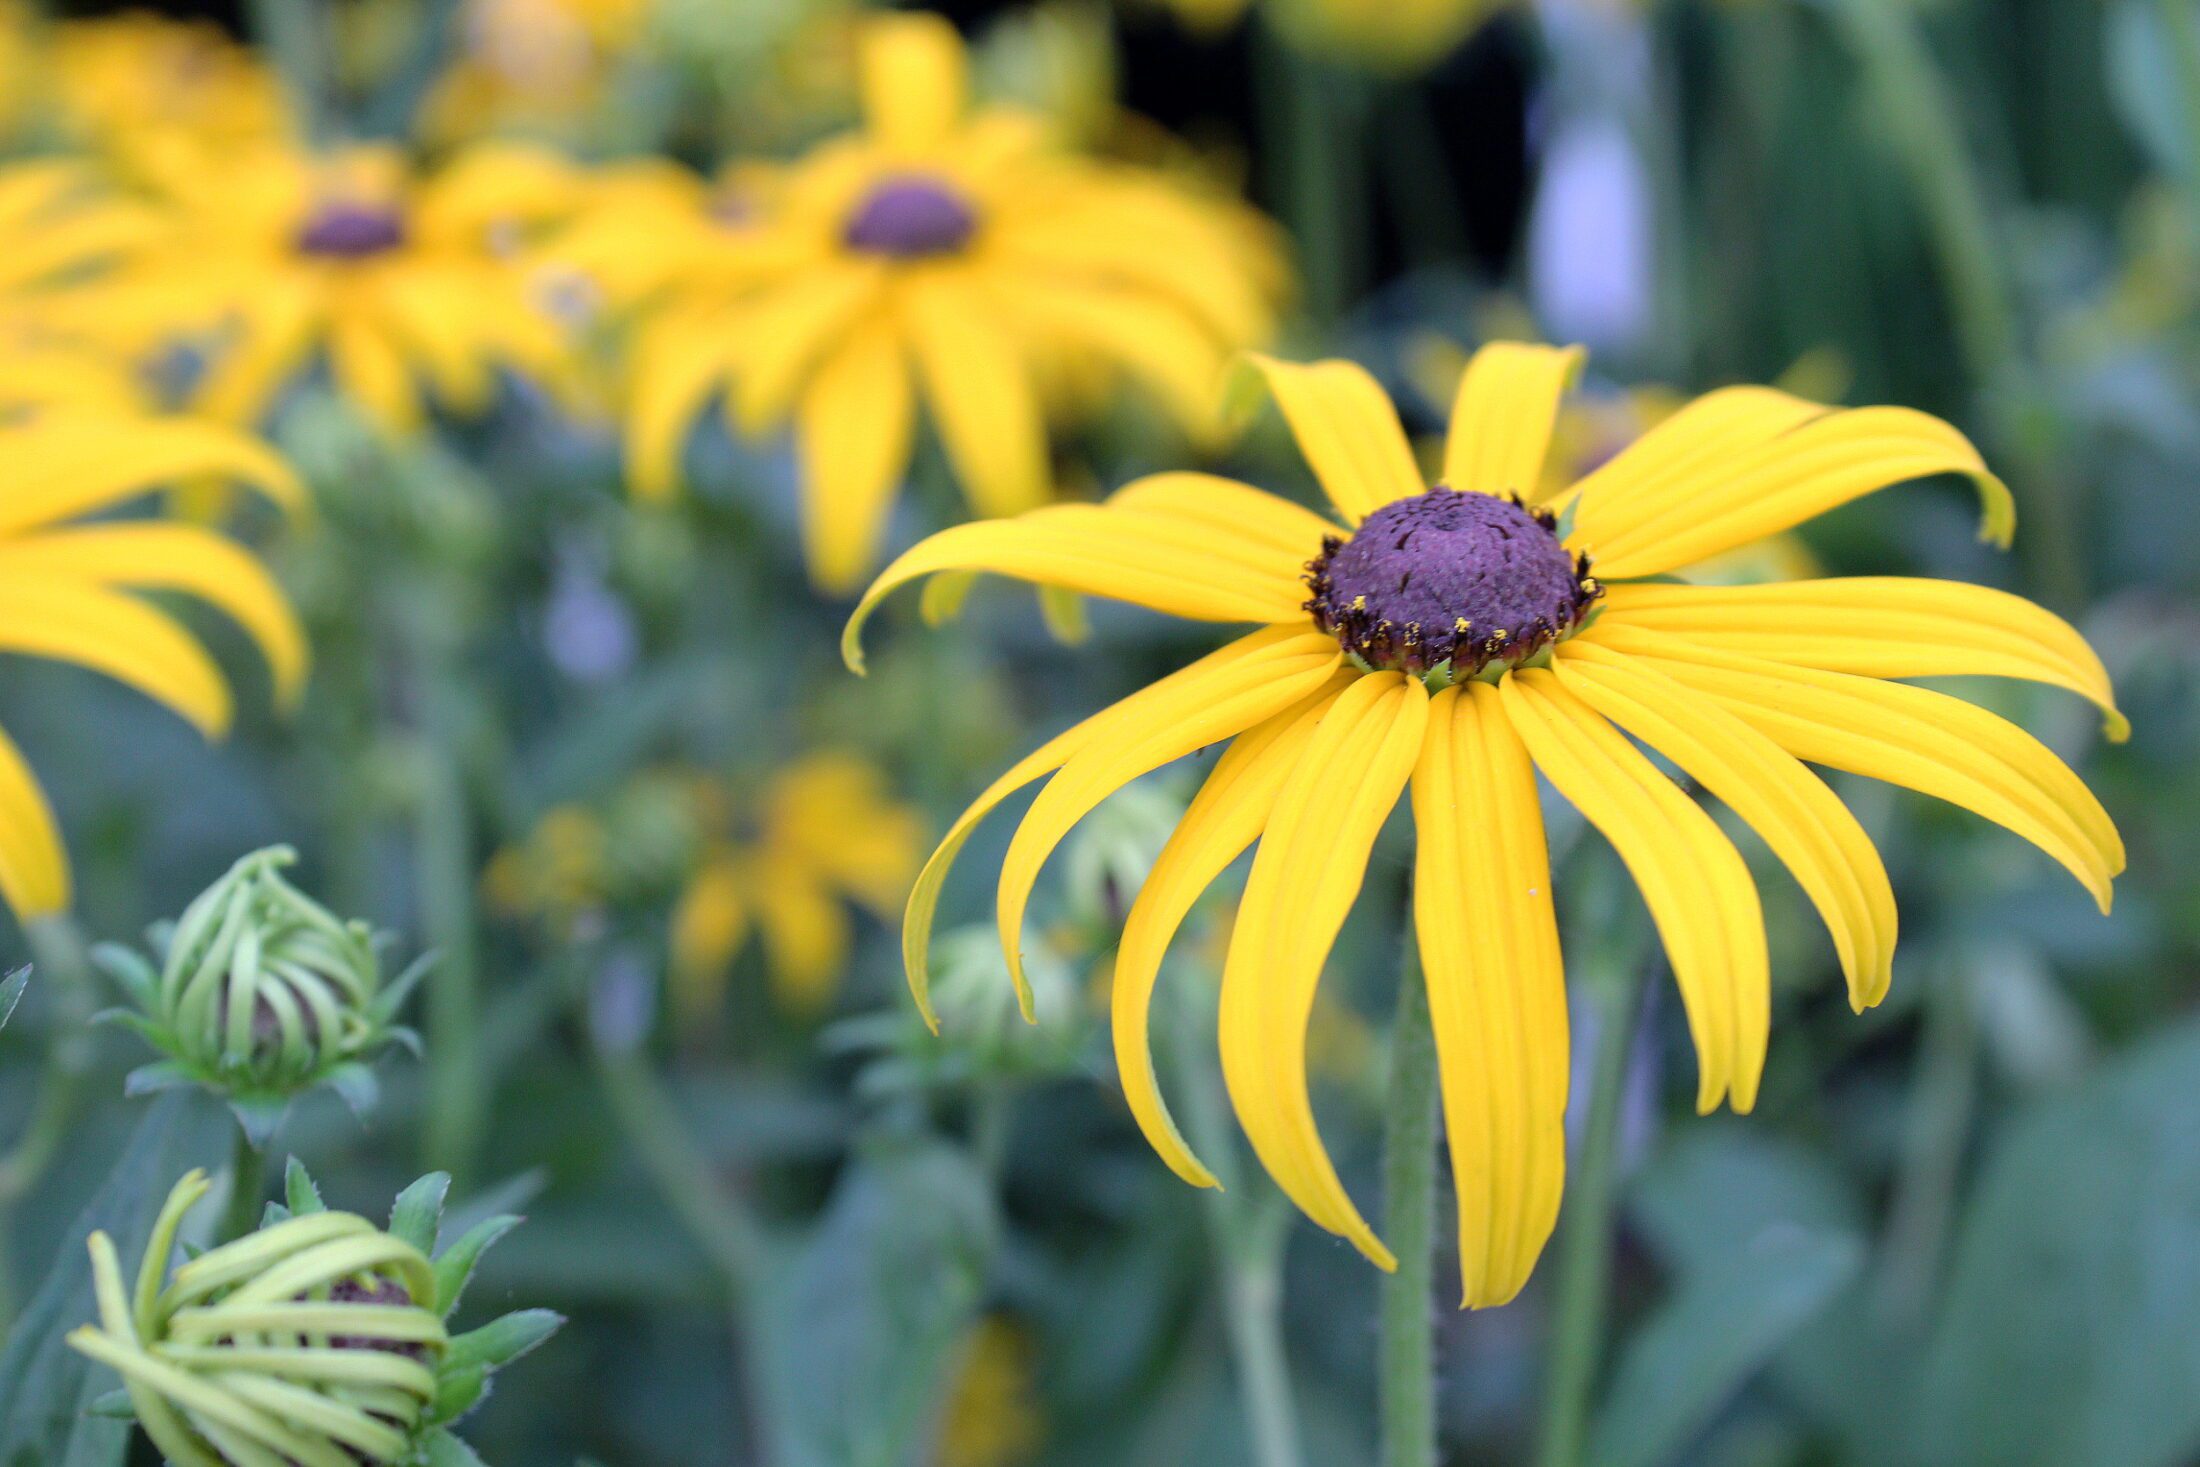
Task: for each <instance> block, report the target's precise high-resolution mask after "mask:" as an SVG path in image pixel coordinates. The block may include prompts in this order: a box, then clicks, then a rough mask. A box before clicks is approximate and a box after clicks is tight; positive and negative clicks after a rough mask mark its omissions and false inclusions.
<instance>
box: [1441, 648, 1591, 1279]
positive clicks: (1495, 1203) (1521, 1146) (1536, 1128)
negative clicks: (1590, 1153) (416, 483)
mask: <svg viewBox="0 0 2200 1467" xmlns="http://www.w3.org/2000/svg"><path fill="white" fill-rule="evenodd" d="M1413 823H1414V827H1415V830H1416V832H1417V837H1418V846H1419V849H1418V851H1417V853H1416V855H1415V858H1414V875H1413V915H1414V929H1415V931H1416V933H1417V934H1418V936H1419V938H1420V944H1421V968H1422V971H1423V973H1424V974H1425V981H1426V982H1427V984H1428V997H1429V1020H1430V1024H1431V1027H1432V1028H1433V1029H1434V1031H1435V1035H1436V1052H1437V1062H1438V1065H1439V1067H1440V1071H1441V1076H1442V1085H1443V1095H1444V1130H1445V1134H1446V1135H1447V1136H1448V1137H1449V1138H1450V1143H1451V1169H1452V1183H1453V1186H1454V1188H1455V1190H1456V1192H1457V1194H1458V1199H1459V1265H1460V1274H1461V1277H1462V1280H1463V1284H1464V1293H1463V1302H1464V1303H1465V1304H1466V1305H1467V1306H1468V1307H1469V1308H1475V1309H1481V1308H1487V1307H1490V1306H1493V1305H1498V1304H1504V1303H1507V1302H1509V1301H1510V1300H1511V1299H1512V1298H1513V1296H1515V1295H1516V1294H1518V1293H1519V1292H1520V1289H1521V1286H1522V1285H1524V1284H1526V1283H1527V1281H1528V1275H1529V1274H1530V1273H1531V1272H1533V1271H1534V1269H1535V1261H1536V1259H1537V1258H1538V1257H1540V1256H1541V1255H1542V1252H1543V1245H1544V1244H1545V1243H1546V1242H1547V1241H1548V1240H1549V1238H1550V1236H1551V1229H1552V1228H1553V1227H1554V1226H1555V1225H1556V1224H1557V1222H1558V1202H1559V1194H1560V1193H1561V1192H1562V1191H1563V1190H1564V1188H1565V1183H1566V1091H1567V1064H1568V1060H1569V1058H1570V1050H1569V1048H1568V1040H1567V1025H1566V973H1565V968H1564V965H1563V964H1562V962H1561V960H1560V957H1559V947H1558V920H1557V917H1556V914H1555V913H1554V911H1553V909H1552V905H1551V869H1550V856H1549V853H1548V850H1547V848H1546V846H1545V844H1544V838H1543V812H1542V809H1541V808H1540V806H1539V805H1538V803H1537V797H1536V787H1535V769H1534V766H1533V765H1531V764H1530V763H1529V762H1528V751H1527V749H1526V748H1525V747H1524V746H1523V745H1522V744H1521V742H1520V736H1519V735H1518V734H1517V733H1515V732H1514V731H1513V728H1512V724H1511V722H1510V721H1509V720H1508V719H1507V718H1506V717H1505V713H1504V709H1503V707H1502V706H1501V698H1500V695H1499V693H1498V691H1497V689H1495V688H1493V687H1491V686H1489V685H1488V684H1487V683H1469V684H1467V685H1465V686H1463V687H1455V688H1447V689H1445V690H1444V691H1443V692H1441V693H1438V694H1437V695H1436V696H1435V698H1433V699H1432V700H1430V703H1429V719H1428V732H1427V735H1426V737H1425V738H1424V740H1423V743H1422V746H1421V755H1420V761H1419V763H1418V764H1416V765H1415V766H1414V771H1413Z"/></svg>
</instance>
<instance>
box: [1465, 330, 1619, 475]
mask: <svg viewBox="0 0 2200 1467" xmlns="http://www.w3.org/2000/svg"><path fill="white" fill-rule="evenodd" d="M1586 356H1587V353H1585V352H1584V351H1583V350H1582V349H1581V348H1580V347H1578V346H1568V347H1556V346H1530V345H1528V344H1526V343H1523V342H1517V341H1496V342H1491V343H1490V344H1489V345H1488V346H1485V347H1483V348H1482V349H1481V350H1480V351H1478V352H1476V353H1475V354H1474V359H1473V360H1472V361H1470V362H1468V363H1467V370H1466V374H1465V375H1464V376H1462V377H1461V378H1460V379H1459V393H1458V395H1457V396H1456V397H1455V398H1453V400H1452V404H1451V430H1450V432H1449V434H1448V435H1447V436H1446V438H1445V441H1444V483H1445V484H1446V485H1448V486H1449V487H1451V488H1453V489H1472V490H1475V491H1477V492H1479V493H1483V494H1518V495H1520V496H1521V497H1522V498H1524V499H1528V500H1530V501H1531V502H1532V501H1533V500H1535V499H1536V498H1537V497H1538V495H1539V492H1540V491H1541V489H1542V487H1543V457H1544V455H1545V454H1546V453H1547V452H1549V451H1550V446H1551V428H1552V426H1553V425H1554V424H1555V423H1556V422H1557V421H1558V405H1559V400H1560V399H1561V398H1563V397H1565V395H1566V389H1567V388H1568V387H1570V386H1572V385H1573V380H1574V376H1575V374H1576V373H1578V372H1579V371H1580V370H1581V364H1582V362H1583V360H1584V359H1585V358H1586Z"/></svg>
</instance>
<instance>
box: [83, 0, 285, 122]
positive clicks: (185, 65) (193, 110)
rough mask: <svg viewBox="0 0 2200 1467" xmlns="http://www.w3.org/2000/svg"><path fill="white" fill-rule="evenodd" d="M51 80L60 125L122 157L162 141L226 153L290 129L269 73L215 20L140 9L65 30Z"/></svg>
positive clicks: (273, 78)
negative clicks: (179, 138) (194, 143)
mask: <svg viewBox="0 0 2200 1467" xmlns="http://www.w3.org/2000/svg"><path fill="white" fill-rule="evenodd" d="M50 74H51V79H52V82H53V85H54V87H55V90H56V92H57V93H58V97H59V104H60V110H61V114H62V120H63V122H64V123H65V125H67V126H69V127H72V128H75V129H78V130H80V131H82V132H83V133H85V134H86V135H88V136H89V138H90V139H91V140H92V141H93V142H94V143H96V144H98V145H100V146H102V147H106V148H110V149H113V150H115V151H117V152H119V153H122V154H124V155H128V154H129V153H131V152H132V151H133V150H134V149H135V148H136V147H137V146H138V145H139V144H140V143H142V142H144V141H145V140H147V139H148V138H151V137H153V136H156V135H158V134H163V133H178V132H180V133H186V134H188V135H190V136H191V137H193V138H195V139H197V140H199V141H201V142H203V143H207V144H210V145H213V146H215V147H219V148H224V149H226V148H230V147H235V146H238V145H241V144H252V143H259V142H265V141H269V140H272V139H274V138H277V137H280V136H283V135H284V134H286V133H287V132H288V131H289V130H290V125H291V117H290V109H289V106H288V104H287V103H286V102H285V100H284V98H283V92H282V87H281V85H280V84H279V83H278V82H277V81H276V79H275V76H274V74H273V73H272V72H271V71H270V70H269V69H268V68H267V65H266V64H265V63H264V62H263V61H261V60H260V58H259V56H258V55H257V54H256V53H255V52H254V51H253V50H252V49H251V48H250V47H247V46H242V45H239V44H238V43H237V42H236V41H233V40H231V39H230V38H229V36H228V35H226V34H225V33H224V32H223V31H222V29H221V27H219V26H217V25H215V24H214V23H213V22H211V21H203V20H173V19H170V18H168V17H166V16H161V15H155V14H153V13H152V12H150V11H143V10H139V11H130V12H126V13H124V14H121V15H114V16H107V17H105V18H102V19H98V20H73V21H68V22H65V23H63V24H61V25H58V26H56V27H54V29H53V39H52V46H51V62H50Z"/></svg>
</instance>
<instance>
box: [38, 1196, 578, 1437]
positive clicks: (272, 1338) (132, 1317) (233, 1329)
mask: <svg viewBox="0 0 2200 1467" xmlns="http://www.w3.org/2000/svg"><path fill="white" fill-rule="evenodd" d="M449 1185H450V1178H449V1177H447V1176H444V1175H443V1174H441V1173H432V1174H430V1175H429V1176H426V1177H423V1178H421V1179H420V1180H419V1181H418V1182H415V1183H414V1184H413V1185H412V1186H411V1187H408V1188H407V1189H406V1190H405V1191H404V1193H403V1194H402V1195H400V1196H399V1197H398V1199H397V1205H396V1207H395V1208H394V1209H392V1211H391V1214H390V1223H389V1227H388V1228H387V1229H386V1230H385V1229H382V1228H377V1227H376V1226H375V1225H374V1224H373V1223H371V1222H369V1221H367V1220H366V1219H365V1218H363V1217H358V1216H356V1215H354V1214H352V1213H347V1212H330V1211H327V1210H326V1209H324V1208H323V1207H322V1205H321V1199H320V1194H319V1192H318V1191H317V1190H316V1189H315V1187H314V1185H313V1181H312V1179H311V1178H310V1177H308V1176H307V1175H306V1173H305V1170H304V1168H302V1167H300V1166H299V1165H298V1164H297V1163H296V1162H292V1163H291V1166H290V1171H289V1174H288V1176H287V1178H286V1191H287V1194H288V1205H287V1206H284V1205H271V1206H270V1207H269V1210H268V1217H267V1220H266V1221H265V1222H264V1223H263V1224H262V1225H261V1227H260V1229H259V1230H258V1231H257V1232H253V1233H248V1234H246V1235H245V1236H244V1237H242V1238H239V1239H238V1240H237V1241H235V1242H233V1243H226V1244H224V1245H222V1246H221V1247H219V1248H215V1249H212V1250H210V1251H208V1252H205V1253H201V1254H199V1255H198V1256H196V1257H194V1258H191V1259H190V1260H189V1261H188V1262H185V1263H183V1264H181V1265H179V1266H178V1267H176V1268H175V1270H174V1271H173V1272H169V1271H168V1261H169V1257H170V1255H171V1253H173V1252H174V1251H175V1247H176V1235H177V1232H178V1230H179V1228H180V1227H181V1225H182V1223H183V1219H184V1216H185V1214H186V1213H188V1212H189V1211H190V1210H191V1209H192V1207H193V1206H195V1205H196V1204H197V1203H198V1201H199V1200H200V1199H201V1198H202V1197H204V1196H205V1195H206V1192H207V1190H208V1182H207V1179H206V1174H205V1173H204V1172H199V1171H193V1172H191V1173H189V1174H188V1175H186V1176H185V1177H184V1178H183V1180H182V1181H180V1182H178V1183H177V1184H176V1185H175V1188H174V1189H173V1190H172V1191H170V1192H169V1194H168V1200H167V1202H166V1204H165V1205H164V1206H163V1207H162V1208H161V1211H160V1214H159V1216H158V1217H157V1218H156V1219H155V1221H154V1224H153V1231H152V1236H151V1237H150V1239H149V1240H148V1241H147V1243H146V1249H145V1256H144V1258H143V1259H142V1260H141V1261H140V1263H139V1265H138V1274H137V1281H136V1286H135V1289H134V1290H133V1291H128V1292H126V1291H125V1288H124V1284H123V1277H122V1269H121V1264H120V1261H119V1260H118V1258H117V1256H116V1253H115V1248H114V1243H113V1241H112V1240H111V1239H109V1238H108V1236H107V1235H106V1234H105V1233H94V1234H92V1236H91V1238H90V1240H89V1246H90V1248H91V1255H92V1279H93V1287H94V1291H95V1293H96V1295H97V1298H98V1301H99V1323H98V1325H97V1326H96V1327H95V1326H92V1325H86V1326H84V1327H83V1328H80V1329H78V1330H76V1331H74V1332H73V1333H71V1334H70V1336H69V1343H70V1344H71V1345H72V1346H74V1347H75V1348H76V1349H77V1350H79V1351H81V1352H82V1353H83V1354H85V1355H88V1356H90V1357H91V1358H92V1359H94V1360H97V1361H99V1362H100V1363H101V1364H104V1365H108V1366H111V1367H113V1369H114V1370H115V1371H116V1373H118V1374H119V1375H121V1377H122V1381H123V1390H124V1393H125V1395H126V1397H127V1409H128V1412H129V1414H131V1415H134V1416H135V1417H136V1419H137V1421H138V1422H139V1424H140V1425H142V1426H143V1427H144V1428H145V1431H146V1434H147V1435H148V1436H150V1437H151V1438H152V1439H153V1443H154V1445H155V1446H157V1447H158V1448H159V1449H160V1450H161V1452H162V1454H163V1455H164V1456H166V1457H167V1459H168V1461H169V1462H170V1463H172V1464H174V1467H286V1464H294V1467H356V1464H359V1463H363V1462H364V1463H410V1462H416V1461H423V1460H446V1459H447V1458H446V1457H445V1455H444V1454H443V1453H441V1452H440V1451H439V1450H438V1447H439V1445H440V1446H442V1447H454V1448H455V1447H456V1443H455V1442H453V1441H451V1440H449V1439H448V1433H447V1432H446V1431H445V1430H444V1428H445V1427H446V1426H447V1424H448V1423H450V1422H452V1421H454V1420H456V1419H457V1418H458V1417H460V1416H462V1415H463V1414H465V1412H466V1411H468V1410H469V1409H471V1408H472V1407H473V1405H474V1404H475V1403H476V1402H478V1401H479V1400H480V1399H481V1397H482V1395H483V1393H484V1392H485V1390H486V1389H487V1383H488V1377H489V1374H490V1373H491V1372H492V1371H495V1370H497V1369H499V1368H500V1367H502V1366H503V1365H505V1364H507V1363H508V1362H510V1361H511V1360H513V1359H516V1358H517V1357H518V1356H520V1355H522V1354H524V1353H525V1352H526V1351H528V1350H530V1349H532V1348H533V1347H534V1346H536V1345H538V1344H540V1343H541V1342H542V1341H543V1340H546V1339H548V1338H549V1337H550V1335H551V1334H552V1333H553V1332H555V1331H556V1329H557V1328H558V1326H559V1325H561V1324H562V1323H563V1322H564V1321H563V1320H562V1319H560V1318H559V1317H558V1316H557V1315H555V1314H553V1313H551V1312H549V1311H548V1310H539V1309H538V1310H523V1311H520V1312H518V1313H514V1314H507V1315H505V1316H503V1317H502V1318H500V1319H497V1320H494V1321H492V1322H490V1323H489V1324H486V1325H483V1326H482V1327H481V1328H479V1329H476V1330H472V1331H469V1332H467V1333H464V1334H459V1335H452V1334H451V1333H450V1332H449V1330H448V1328H447V1327H446V1325H445V1320H446V1319H447V1318H448V1316H449V1315H450V1313H451V1312H452V1310H453V1309H454V1308H456V1306H457V1304H458V1300H459V1296H460V1295H461V1294H462V1293H463V1292H464V1290H465V1287H466V1281H467V1279H468V1278H469V1277H470V1276H471V1274H472V1272H473V1269H474V1265H475V1264H476V1263H477V1262H479V1261H480V1258H481V1255H482V1252H483V1251H484V1250H485V1249H486V1248H487V1247H488V1246H489V1245H490V1244H491V1243H493V1242H495V1241H496V1240H497V1239H498V1238H499V1237H502V1236H503V1235H504V1234H505V1233H506V1232H508V1231H509V1230H510V1229H511V1228H512V1227H513V1226H515V1225H516V1224H517V1223H518V1221H519V1219H518V1218H515V1217H508V1216H507V1217H493V1218H490V1219H488V1220H486V1221H484V1222H482V1223H480V1224H478V1225H477V1226H475V1227H474V1228H473V1229H472V1230H471V1231H469V1232H467V1233H466V1234H465V1235H464V1236H462V1237H460V1238H458V1239H457V1240H456V1241H454V1242H453V1243H452V1244H451V1245H450V1246H449V1247H448V1248H446V1249H443V1250H442V1251H441V1252H440V1254H439V1253H438V1252H437V1248H436V1243H437V1235H438V1233H439V1232H440V1231H441V1224H442V1212H443V1196H444V1193H445V1192H446V1191H447V1190H448V1188H449ZM164 1279H165V1282H164ZM461 1450H462V1449H461Z"/></svg>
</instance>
